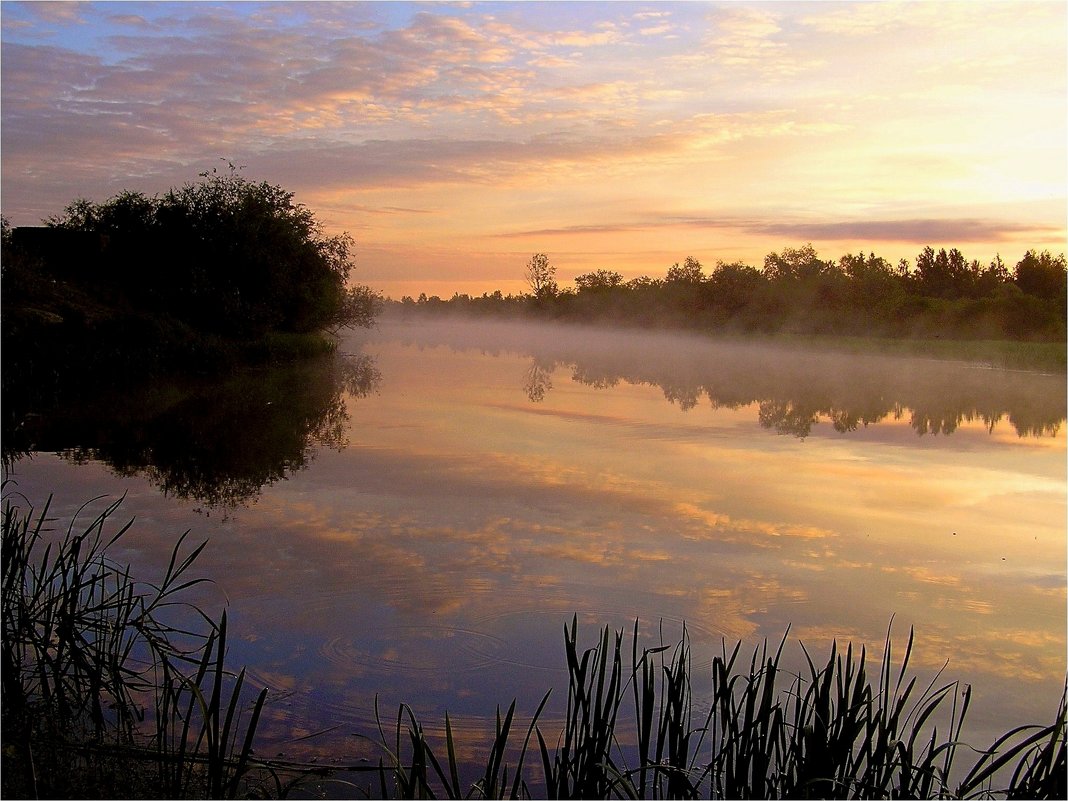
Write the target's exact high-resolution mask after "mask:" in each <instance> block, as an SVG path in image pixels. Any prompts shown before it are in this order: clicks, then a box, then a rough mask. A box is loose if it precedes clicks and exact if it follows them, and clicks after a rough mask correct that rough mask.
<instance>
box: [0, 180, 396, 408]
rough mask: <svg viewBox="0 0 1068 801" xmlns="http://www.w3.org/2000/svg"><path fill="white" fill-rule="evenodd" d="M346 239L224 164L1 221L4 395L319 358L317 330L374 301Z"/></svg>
mask: <svg viewBox="0 0 1068 801" xmlns="http://www.w3.org/2000/svg"><path fill="white" fill-rule="evenodd" d="M352 246H353V242H352V239H351V238H350V237H349V236H348V235H347V234H342V235H339V236H327V235H326V234H325V233H324V231H323V227H322V224H321V223H320V222H319V221H318V220H317V219H316V218H315V216H314V214H313V213H312V212H311V211H310V210H309V209H308V208H306V207H305V206H303V205H301V204H299V203H295V202H294V200H293V195H292V193H290V192H287V191H286V190H284V189H282V188H281V187H278V186H274V185H271V184H269V183H267V182H261V183H255V182H252V181H249V180H247V179H245V178H243V177H242V176H241V175H240V173H239V172H238V170H237V169H236V168H234V167H233V165H231V166H230V169H229V171H224V172H219V171H216V170H213V171H211V172H210V173H203V174H202V175H201V177H200V180H199V181H197V182H195V183H190V184H187V185H185V186H182V187H180V188H176V189H171V190H170V191H168V192H167V193H165V194H163V195H160V196H157V197H147V196H145V195H143V194H141V193H139V192H123V193H122V194H119V195H117V196H116V197H113V198H111V199H110V200H107V201H105V202H103V203H92V202H90V201H88V200H78V201H76V202H74V203H72V204H71V205H70V206H68V207H67V209H66V210H65V211H64V212H63V213H62V214H60V215H57V216H54V217H52V218H50V219H49V220H47V221H46V225H45V226H42V227H36V228H32V227H31V228H15V229H11V228H9V226H8V225H7V223H6V221H5V223H4V226H3V260H2V264H3V310H2V317H3V341H4V376H5V389H6V387H7V384H8V381H7V379H8V378H9V377H10V379H11V381H16V380H17V381H19V382H21V383H23V384H28V385H31V386H36V387H40V388H41V389H42V391H49V390H54V389H55V388H56V386H57V385H58V384H60V383H64V384H67V385H70V384H78V383H83V384H87V383H106V384H109V385H114V384H115V383H117V382H120V381H123V380H130V379H141V378H144V377H148V376H152V375H157V374H163V373H173V372H185V373H209V374H211V373H218V372H219V371H220V370H225V369H227V368H231V367H234V366H239V365H246V364H250V363H251V364H256V363H263V362H269V361H276V360H280V359H285V358H294V357H299V356H304V355H308V354H316V353H322V352H324V351H326V350H329V349H330V347H331V344H330V342H329V341H328V340H327V339H325V338H324V337H323V336H322V332H324V331H337V330H339V329H340V328H344V327H351V326H368V325H370V324H372V322H373V320H374V316H375V314H376V313H377V311H378V307H379V304H380V299H379V298H378V297H377V295H375V294H374V293H373V292H372V291H371V290H370V289H368V288H367V287H364V286H355V287H353V286H349V284H348V280H349V276H350V272H351V268H352Z"/></svg>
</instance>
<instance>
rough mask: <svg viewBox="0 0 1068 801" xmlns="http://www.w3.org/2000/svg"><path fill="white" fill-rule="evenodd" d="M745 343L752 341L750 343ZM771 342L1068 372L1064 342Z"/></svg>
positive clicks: (811, 337)
mask: <svg viewBox="0 0 1068 801" xmlns="http://www.w3.org/2000/svg"><path fill="white" fill-rule="evenodd" d="M746 341H752V340H751V339H747V340H746ZM767 341H769V342H773V343H776V344H790V345H800V346H804V347H806V348H812V349H820V350H829V351H836V352H839V353H849V354H855V355H866V354H873V355H881V356H911V357H917V358H922V359H941V360H946V361H961V362H972V363H975V364H978V365H982V366H986V367H1000V368H1006V369H1009V370H1034V371H1037V372H1043V373H1063V372H1065V371H1066V370H1068V362H1066V355H1068V347H1066V344H1065V343H1064V342H1024V341H1018V340H1010V339H933V338H929V339H904V338H902V339H898V338H893V337H847V336H818V335H802V336H784V335H778V336H771V337H768V340H767Z"/></svg>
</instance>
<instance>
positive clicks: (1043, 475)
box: [10, 321, 1066, 757]
mask: <svg viewBox="0 0 1068 801" xmlns="http://www.w3.org/2000/svg"><path fill="white" fill-rule="evenodd" d="M340 350H341V351H342V352H343V354H345V355H344V359H347V360H348V361H347V362H343V363H345V364H348V365H349V367H348V368H347V371H346V370H344V369H342V368H341V367H340V366H338V365H327V364H324V365H322V366H320V367H318V368H315V369H314V370H312V369H307V368H305V369H303V370H298V371H297V372H292V371H289V372H286V371H281V372H277V373H274V372H272V373H270V374H267V373H265V374H263V375H261V376H259V377H258V378H255V379H254V380H253V382H252V383H253V384H254V385H255V388H253V387H252V386H250V385H249V384H247V383H245V384H242V383H237V384H235V385H234V386H233V387H232V388H231V389H227V388H226V387H220V386H215V387H212V388H210V389H208V390H206V391H208V392H209V393H214V394H210V395H209V396H208V397H209V398H210V402H208V401H205V400H204V399H203V397H202V396H201V395H198V394H197V392H193V391H191V390H190V391H189V393H188V394H181V393H177V392H175V393H162V394H163V395H165V397H166V398H168V399H169V400H167V401H166V402H164V401H163V400H161V399H160V397H159V395H160V394H161V393H157V399H156V401H155V403H156V405H155V406H153V407H152V408H151V409H150V408H149V405H148V404H147V402H146V405H145V406H144V409H145V411H144V413H143V416H142V419H141V420H140V422H138V423H137V424H136V425H132V426H131V425H126V426H125V427H124V426H123V425H122V423H121V420H122V419H126V420H129V419H130V417H129V415H125V416H124V417H122V418H121V419H119V418H117V419H116V421H115V422H114V425H109V424H108V423H107V422H106V415H105V414H104V412H103V411H99V412H98V413H95V414H94V415H93V419H94V421H95V422H94V424H93V425H83V426H74V425H72V424H71V423H70V422H69V421H68V422H67V423H66V424H64V425H60V423H59V422H57V421H44V420H42V421H39V422H38V424H37V425H38V428H37V430H36V431H35V438H34V439H33V440H32V441H28V442H27V450H29V451H30V453H31V455H30V456H28V457H26V458H23V459H21V460H19V461H17V462H15V464H14V465H13V467H12V468H11V470H10V474H11V476H12V477H13V478H14V479H15V480H16V481H17V488H18V491H19V492H22V493H23V494H24V495H26V496H27V498H30V499H33V500H35V501H37V502H40V501H43V499H44V497H46V496H47V494H48V493H50V492H55V493H56V499H55V501H54V502H53V507H52V510H53V515H54V516H55V517H57V518H58V519H64V515H68V516H69V515H73V514H74V513H75V512H77V510H78V508H79V507H80V506H81V505H82V504H83V503H84V502H85V501H87V500H89V499H90V498H94V497H96V496H98V495H102V494H106V495H108V496H110V497H111V498H114V497H116V496H118V495H121V494H123V493H125V494H126V500H125V501H124V504H123V506H122V511H121V514H122V515H123V516H124V517H123V520H125V519H127V518H128V517H135V518H136V521H135V524H134V527H133V529H132V530H131V532H130V534H129V535H127V537H126V538H124V540H123V549H122V551H121V552H120V553H118V554H116V555H115V556H116V558H117V559H118V560H120V561H129V562H132V563H133V570H134V575H137V576H141V577H144V578H145V579H149V580H151V578H152V577H153V576H154V575H157V574H158V573H159V572H160V571H162V569H163V566H164V563H165V560H166V558H167V556H168V555H169V552H170V548H171V546H172V543H173V541H174V538H176V537H177V536H178V535H180V534H181V533H182V532H183V531H185V530H187V529H192V534H191V537H192V538H193V539H194V540H196V541H198V542H199V541H200V540H201V539H210V543H209V545H208V547H207V549H206V550H205V551H204V553H203V555H202V557H201V560H200V561H199V563H198V564H199V568H200V570H201V571H203V572H204V573H205V574H206V575H208V577H210V578H212V579H213V581H214V582H215V583H214V585H212V586H211V587H207V588H202V589H201V590H200V591H201V592H202V593H203V596H202V600H203V602H204V604H205V607H206V609H208V610H209V611H210V610H212V609H215V608H219V607H221V606H222V605H223V604H226V608H227V610H228V616H229V618H230V626H231V631H232V649H233V650H232V655H231V660H232V664H234V665H247V666H248V667H249V672H250V676H251V678H252V680H253V682H254V683H257V684H262V685H264V686H268V687H270V688H271V697H272V698H274V699H275V701H274V702H273V703H272V702H270V701H269V709H270V710H271V712H270V713H269V716H268V719H267V720H266V722H265V723H264V724H263V737H264V746H263V749H264V753H267V752H270V753H276V752H281V753H286V754H287V755H289V756H294V757H298V756H307V755H312V754H316V753H320V754H331V755H338V756H345V755H348V754H354V753H363V752H364V751H366V746H365V745H364V744H363V741H362V740H359V738H354V737H353V736H352V735H353V734H354V733H361V734H370V733H371V732H372V731H373V723H374V720H373V719H374V704H375V699H376V696H377V698H378V701H379V704H380V707H381V709H382V710H383V712H384V713H385V715H386V717H390V716H392V715H394V714H395V710H396V706H397V704H399V703H400V702H402V701H404V702H407V703H410V704H411V705H412V706H413V708H414V709H415V710H416V711H417V713H418V714H419V716H420V719H421V721H422V722H423V723H424V725H427V726H428V727H429V728H433V725H434V724H440V722H441V720H442V719H443V713H444V711H445V710H446V709H447V710H449V712H450V715H451V717H452V719H453V721H454V723H455V724H456V725H457V726H458V728H459V730H460V732H461V734H462V737H463V741H464V743H465V747H470V748H476V747H477V746H478V745H479V744H480V743H484V742H485V740H486V739H487V737H488V733H489V732H490V731H491V730H492V718H493V714H494V710H495V708H496V705H497V704H505V705H506V704H507V703H508V702H509V701H510V700H511V699H512V698H517V699H518V700H519V713H520V714H525V715H529V714H530V713H532V712H533V710H534V708H535V707H536V706H537V703H538V701H539V700H540V699H541V696H542V695H543V693H544V692H545V690H547V689H548V688H549V687H551V686H554V684H556V683H557V682H560V681H562V679H563V675H564V671H563V647H562V630H563V626H564V624H565V623H566V622H569V621H570V620H571V618H572V616H573V615H577V616H578V619H579V627H580V628H579V631H580V640H581V639H583V632H585V635H586V636H585V642H586V643H587V644H592V640H593V638H594V636H595V634H596V632H597V629H598V628H599V627H600V626H601V625H604V624H609V625H612V626H613V627H615V628H625V629H627V630H628V631H629V628H630V626H631V625H632V624H633V622H634V620H635V619H638V620H639V621H640V624H641V628H642V631H643V633H644V634H645V635H646V636H647V637H648V638H649V639H648V641H649V642H651V641H654V640H658V639H659V638H660V637H661V636H663V638H664V640H665V642H667V643H672V642H673V641H674V639H675V638H677V636H678V635H679V634H680V633H681V630H682V626H683V623H685V625H686V628H687V631H688V633H689V635H690V637H691V639H692V644H693V653H694V668H695V669H694V673H695V677H696V678H695V686H694V690H695V696H698V701H699V702H700V699H699V695H700V691H701V687H702V686H705V684H706V683H707V676H705V675H704V674H705V672H706V668H707V665H708V664H709V663H710V661H711V656H712V654H714V653H718V652H719V651H720V649H721V647H722V643H723V642H724V641H726V642H727V644H728V646H733V644H734V642H736V641H738V640H743V641H744V643H745V644H744V646H743V652H745V653H749V652H750V650H751V649H752V648H753V647H756V646H757V645H758V644H759V643H760V642H761V641H762V640H763V639H764V638H769V639H771V640H773V641H775V642H777V641H778V640H779V639H780V638H781V637H782V635H783V633H784V632H785V631H786V630H787V628H788V627H789V629H790V633H791V638H799V639H801V640H802V641H804V642H805V644H806V646H808V647H809V650H810V652H812V651H813V650H814V651H815V652H818V653H824V652H825V648H826V647H827V646H828V645H829V643H830V641H831V639H837V640H838V642H839V643H840V644H844V643H845V642H846V641H852V642H853V643H854V644H855V645H856V646H858V647H859V646H860V645H862V644H863V645H865V646H867V648H868V652H869V656H870V658H873V659H875V660H878V659H880V658H881V654H882V646H883V641H884V638H885V636H886V633H887V627H888V626H889V625H890V623H891V619H893V631H894V633H895V636H896V637H897V638H899V639H900V641H901V642H902V643H903V642H904V639H905V638H907V636H908V631H909V628H910V627H915V631H916V652H915V654H914V657H913V660H914V666H915V668H916V670H917V671H918V672H920V673H921V675H923V676H927V677H930V676H933V675H934V673H935V672H936V671H937V670H938V669H939V668H941V667H943V665H945V663H946V662H947V660H948V666H947V667H946V673H945V676H946V678H947V679H954V678H959V679H961V680H962V681H965V682H968V683H971V684H972V685H973V686H974V688H975V699H974V701H973V710H972V712H971V714H970V718H971V727H970V731H971V732H972V733H973V735H974V740H975V742H974V744H975V745H986V744H988V743H989V740H990V736H991V735H992V734H994V733H1002V732H1004V731H1007V730H1008V728H1010V727H1011V726H1013V725H1016V724H1019V723H1031V722H1046V721H1047V718H1051V717H1052V715H1053V713H1054V711H1055V707H1056V702H1057V699H1058V698H1059V696H1060V692H1061V689H1062V687H1063V682H1064V677H1065V673H1066V664H1065V652H1066V649H1065V629H1066V615H1065V586H1066V577H1065V562H1064V551H1065V541H1066V538H1065V518H1066V502H1065V495H1066V493H1065V432H1064V425H1063V423H1064V419H1065V393H1064V379H1063V376H1046V375H1040V374H1035V373H1022V372H1012V371H1005V370H994V369H983V368H978V367H976V366H973V365H968V364H963V363H955V362H940V361H933V360H919V359H905V358H896V357H887V356H868V355H866V356H847V355H841V354H833V353H829V352H814V351H811V350H806V349H804V348H802V347H792V346H788V345H784V346H782V347H770V346H767V345H763V344H752V343H745V342H741V341H711V340H707V339H703V338H700V337H696V336H687V335H679V334H673V333H639V332H634V331H615V330H606V329H583V328H573V327H563V326H552V325H534V324H531V325H525V324H516V323H507V324H505V323H500V324H496V323H494V324H488V323H485V322H479V323H477V324H475V323H471V322H462V321H459V322H449V323H441V322H432V323H430V322H406V323H405V322H396V321H386V322H384V323H383V324H382V325H381V326H380V327H379V328H378V329H376V330H374V331H371V332H367V333H361V334H359V335H352V336H350V337H348V338H346V339H345V340H344V341H343V342H342V343H341V346H340ZM198 398H199V400H198ZM177 399H180V400H177ZM279 408H280V409H282V410H283V411H282V413H277V412H276V411H272V410H277V409H279ZM209 409H216V410H217V412H218V414H217V415H216V417H215V420H216V423H215V427H214V429H211V430H213V431H214V432H215V433H214V438H213V439H211V441H212V442H215V443H216V444H219V443H223V444H224V445H225V447H219V448H214V449H212V448H208V445H207V440H206V439H204V438H201V439H199V440H198V439H197V438H196V437H195V436H194V435H193V433H192V432H194V431H197V430H200V431H204V430H205V426H206V419H210V418H211V417H212V415H211V414H210V413H209V412H208V411H207V410H209ZM123 432H124V433H123ZM120 434H122V436H120ZM267 442H273V443H282V442H285V443H287V444H286V445H285V447H282V448H280V449H278V450H272V449H271V448H269V447H268V446H267V444H266V443H267ZM133 444H136V445H137V447H136V448H135V447H133ZM120 446H121V447H120ZM198 448H199V450H197V449H198ZM212 453H225V454H226V456H227V458H226V459H223V458H215V459H211V458H209V456H210V455H211V454H212ZM131 454H136V455H137V458H133V457H132V456H131ZM241 454H245V455H246V456H247V457H248V460H249V461H250V463H252V464H255V465H258V467H257V468H256V469H245V470H244V471H243V472H242V471H241V470H240V469H239V464H240V462H241V459H240V458H239V457H240V455H241ZM190 475H195V476H196V478H197V481H191V480H188V477H189V476H190ZM212 476H214V480H215V481H217V482H224V483H223V484H221V486H223V487H229V488H231V489H232V488H234V487H237V488H238V489H240V491H239V492H238V491H236V490H233V491H228V492H223V493H219V492H215V493H214V494H212V492H211V491H210V490H211V484H212V480H213V479H212ZM235 476H236V477H235ZM183 477H184V478H183ZM163 478H165V479H166V480H163ZM228 480H229V482H230V483H229V484H226V483H225V482H226V481H228ZM235 482H236V483H235ZM179 487H181V488H185V489H186V490H187V491H184V492H180V491H177V488H179ZM94 503H96V504H99V503H103V501H97V502H94ZM90 508H95V507H93V505H92V504H91V505H90ZM661 631H662V634H661ZM788 659H789V660H791V662H790V663H791V664H793V665H794V666H797V667H800V665H801V664H803V662H802V660H803V655H802V654H801V653H800V651H799V650H797V649H796V648H795V649H792V650H791V651H790V652H789V654H788ZM562 703H563V698H562V696H561V697H557V698H554V700H553V702H552V704H550V710H549V713H550V714H559V712H560V709H559V707H560V705H561V704H562ZM554 704H555V706H554ZM324 730H326V733H324V734H321V735H318V736H316V737H312V738H309V739H299V738H302V737H304V736H306V735H308V734H312V733H315V732H319V731H324ZM968 731H969V728H967V727H966V733H967V732H968ZM361 749H364V750H363V751H361Z"/></svg>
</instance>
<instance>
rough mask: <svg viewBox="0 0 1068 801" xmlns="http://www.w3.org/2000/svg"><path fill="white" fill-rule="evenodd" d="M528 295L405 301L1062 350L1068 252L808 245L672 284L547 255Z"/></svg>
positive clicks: (534, 263)
mask: <svg viewBox="0 0 1068 801" xmlns="http://www.w3.org/2000/svg"><path fill="white" fill-rule="evenodd" d="M526 281H527V284H528V286H529V287H530V292H529V294H524V295H518V296H516V295H508V296H505V295H502V294H501V293H500V292H495V293H492V294H488V293H487V294H484V295H482V296H481V297H471V296H468V295H460V294H457V295H454V296H453V297H452V298H451V299H448V300H442V299H441V298H437V297H430V298H427V297H426V296H425V295H421V296H420V297H419V298H418V299H413V298H411V297H404V298H402V299H401V301H400V302H399V303H397V304H396V305H397V306H399V307H400V308H401V309H403V310H407V311H409V312H416V311H421V312H427V313H433V312H438V313H447V312H458V311H462V312H466V313H469V314H484V315H495V316H517V315H522V316H532V317H539V318H543V319H544V318H550V319H559V320H571V321H581V322H594V321H599V322H611V323H614V324H626V325H638V326H642V327H671V328H685V329H696V330H699V331H707V332H720V333H738V334H761V335H774V334H783V335H790V336H798V335H801V336H805V335H816V336H828V335H831V336H837V337H843V336H852V337H881V338H916V339H927V340H930V339H949V340H1006V339H1008V340H1023V341H1028V342H1056V343H1060V344H1062V345H1063V342H1064V339H1065V315H1066V308H1068V307H1066V271H1065V257H1064V254H1060V255H1057V256H1054V255H1052V254H1051V253H1049V252H1048V251H1044V252H1042V253H1039V252H1037V251H1035V250H1029V251H1028V252H1027V253H1025V254H1024V255H1023V257H1022V258H1021V259H1020V260H1019V261H1018V262H1016V264H1015V265H1014V266H1012V267H1010V266H1009V265H1008V264H1005V263H1004V262H1003V261H1002V260H1001V257H1000V256H999V257H997V258H996V259H995V260H994V261H993V262H991V263H990V264H982V263H980V262H979V261H976V260H972V261H969V260H967V259H966V258H965V257H964V255H963V254H962V253H961V252H960V251H959V250H957V249H956V248H952V249H950V250H948V251H947V250H945V249H941V250H938V251H937V252H936V251H935V250H934V248H931V247H926V248H924V249H923V251H921V252H920V253H919V255H917V257H916V260H915V263H909V262H908V261H907V260H905V259H902V260H901V261H900V262H899V263H898V264H897V265H892V264H890V263H889V262H888V261H887V260H886V259H884V258H882V257H879V256H876V255H875V254H874V253H869V254H867V255H865V254H863V253H859V254H857V255H852V254H847V255H845V256H842V257H841V258H840V259H838V260H837V261H833V260H824V259H821V258H820V257H819V256H818V255H817V253H816V251H815V249H814V248H813V247H812V246H811V245H804V246H802V247H799V248H785V249H784V250H783V251H782V252H781V253H769V254H768V255H767V256H766V257H765V259H764V264H763V266H762V267H761V268H757V267H753V266H751V265H748V264H743V263H740V262H739V263H730V264H726V263H723V262H718V263H717V264H716V265H715V267H714V268H713V269H712V270H711V273H710V274H705V272H704V267H703V266H702V264H701V263H700V262H699V261H698V260H697V259H695V258H692V257H688V258H687V259H686V260H685V262H683V263H682V264H678V263H676V264H674V265H672V266H671V267H669V268H668V270H667V275H666V276H665V277H664V278H662V279H661V278H650V277H647V276H642V277H640V278H635V279H632V280H630V281H625V280H624V279H623V276H622V275H621V274H620V273H618V272H615V271H613V270H608V269H602V270H596V271H594V272H591V273H587V274H585V275H580V276H578V277H577V278H576V279H575V287H574V288H563V289H562V288H560V287H559V285H558V284H557V282H556V270H555V267H554V266H553V265H552V264H551V262H550V261H549V259H548V257H547V256H546V255H545V254H544V253H536V254H534V255H533V257H532V258H531V260H530V261H529V262H528V264H527V269H526Z"/></svg>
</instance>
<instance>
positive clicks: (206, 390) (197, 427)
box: [33, 356, 381, 507]
mask: <svg viewBox="0 0 1068 801" xmlns="http://www.w3.org/2000/svg"><path fill="white" fill-rule="evenodd" d="M380 379H381V376H380V373H379V372H378V369H377V367H376V366H375V364H374V361H373V360H372V359H371V358H370V357H367V356H344V357H342V356H339V357H328V358H324V359H316V360H311V361H307V362H302V363H299V364H293V365H287V366H283V367H276V368H271V369H266V370H257V371H250V372H247V373H242V374H240V375H237V376H234V377H232V378H230V379H228V380H225V381H221V382H215V383H211V384H207V385H202V386H197V387H195V388H189V387H180V386H177V385H167V386H155V387H151V388H148V389H146V390H145V392H144V393H141V394H138V395H134V396H127V397H124V398H123V399H122V400H121V402H117V403H116V402H115V399H101V400H100V401H98V402H97V403H92V402H90V403H87V404H86V405H84V406H83V407H81V408H80V409H78V410H70V411H71V412H73V413H71V414H60V415H55V416H54V417H52V418H51V419H50V420H44V419H42V420H40V421H39V424H38V430H37V431H35V432H34V433H35V434H36V441H35V442H34V444H33V450H36V451H45V452H49V451H50V452H56V453H60V454H61V455H62V456H63V457H64V458H66V459H69V460H71V461H75V462H84V461H87V460H90V459H92V460H99V461H103V462H105V463H107V464H108V465H109V466H110V467H111V468H112V469H114V470H115V472H117V473H118V474H120V475H124V476H134V475H144V476H146V477H147V478H148V479H149V480H150V481H151V482H152V483H153V484H156V485H157V486H159V487H160V489H161V490H163V492H164V493H165V494H168V495H172V496H175V497H179V498H185V499H191V500H196V501H200V502H201V503H203V504H204V505H205V506H207V507H219V506H222V507H226V506H234V505H237V504H241V503H244V502H247V501H249V500H251V499H253V498H255V497H256V495H257V494H258V493H259V491H260V489H261V488H262V487H264V486H265V485H267V484H271V483H273V482H275V481H278V480H280V479H283V478H285V477H286V476H287V475H289V474H291V473H293V472H295V471H297V470H300V469H302V468H303V467H305V466H306V465H307V464H308V463H309V462H310V461H311V460H312V459H313V458H314V455H315V453H316V451H317V450H318V449H321V448H331V449H335V450H340V449H341V448H344V447H345V445H346V444H347V443H346V440H345V432H346V429H347V425H348V422H349V415H348V412H347V410H346V405H345V400H346V396H350V397H353V398H363V397H366V396H367V395H368V394H369V393H371V392H372V391H374V389H375V388H376V386H377V385H378V383H379V381H380ZM66 411H67V410H64V412H66Z"/></svg>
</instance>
